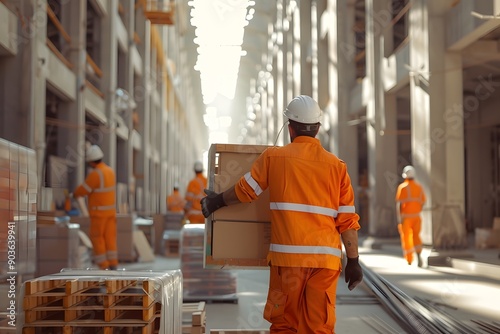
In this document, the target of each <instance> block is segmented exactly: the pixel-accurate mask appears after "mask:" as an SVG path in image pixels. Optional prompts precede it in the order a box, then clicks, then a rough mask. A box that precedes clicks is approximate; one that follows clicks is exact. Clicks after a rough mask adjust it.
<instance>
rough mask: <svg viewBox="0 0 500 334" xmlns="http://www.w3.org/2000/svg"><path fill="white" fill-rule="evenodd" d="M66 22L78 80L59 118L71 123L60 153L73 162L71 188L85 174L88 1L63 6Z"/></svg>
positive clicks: (61, 140)
mask: <svg viewBox="0 0 500 334" xmlns="http://www.w3.org/2000/svg"><path fill="white" fill-rule="evenodd" d="M62 11H63V14H62V18H63V22H62V23H63V25H64V26H65V27H67V28H68V30H67V32H68V34H69V35H70V37H71V48H70V49H69V51H68V59H69V61H70V62H71V63H72V64H73V66H74V67H73V73H74V74H75V77H76V80H77V92H76V99H75V101H72V102H70V103H65V104H64V105H65V106H67V107H66V108H64V109H65V110H61V111H62V112H60V113H59V118H60V119H61V120H64V121H65V122H67V123H68V124H71V125H73V126H72V127H69V128H68V127H60V128H59V143H62V145H59V146H58V148H59V152H58V155H59V156H60V157H63V158H65V159H67V160H68V161H69V162H70V163H71V167H70V169H69V173H68V174H69V175H68V182H69V183H68V186H69V189H70V190H72V189H75V187H76V186H78V185H79V184H81V183H82V182H83V180H84V178H85V99H84V94H83V92H84V89H85V69H86V66H87V61H86V29H85V26H86V20H87V2H85V1H70V2H67V3H64V4H63V6H62Z"/></svg>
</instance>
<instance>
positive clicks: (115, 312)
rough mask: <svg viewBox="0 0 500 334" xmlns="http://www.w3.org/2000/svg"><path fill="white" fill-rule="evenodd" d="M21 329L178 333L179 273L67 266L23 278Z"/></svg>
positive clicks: (180, 324)
mask: <svg viewBox="0 0 500 334" xmlns="http://www.w3.org/2000/svg"><path fill="white" fill-rule="evenodd" d="M23 310H24V327H23V333H28V334H36V333H97V332H104V333H118V332H120V333H121V332H122V331H124V332H127V333H141V334H149V333H151V334H152V333H160V334H177V333H180V332H181V331H182V276H181V272H180V270H172V271H167V272H151V271H145V272H139V271H134V272H126V271H107V270H66V271H63V272H61V273H58V274H54V275H47V276H42V277H39V278H37V279H34V280H31V281H27V282H26V283H25V285H24V294H23Z"/></svg>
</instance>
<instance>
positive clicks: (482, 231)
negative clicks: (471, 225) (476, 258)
mask: <svg viewBox="0 0 500 334" xmlns="http://www.w3.org/2000/svg"><path fill="white" fill-rule="evenodd" d="M475 244H476V248H478V249H485V248H500V229H491V228H476V229H475Z"/></svg>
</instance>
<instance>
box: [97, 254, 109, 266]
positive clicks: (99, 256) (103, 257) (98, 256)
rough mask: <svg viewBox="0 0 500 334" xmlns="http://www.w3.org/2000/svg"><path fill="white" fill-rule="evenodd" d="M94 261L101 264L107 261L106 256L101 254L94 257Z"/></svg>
mask: <svg viewBox="0 0 500 334" xmlns="http://www.w3.org/2000/svg"><path fill="white" fill-rule="evenodd" d="M94 261H95V262H96V263H97V264H99V263H102V262H104V261H106V254H99V255H95V256H94Z"/></svg>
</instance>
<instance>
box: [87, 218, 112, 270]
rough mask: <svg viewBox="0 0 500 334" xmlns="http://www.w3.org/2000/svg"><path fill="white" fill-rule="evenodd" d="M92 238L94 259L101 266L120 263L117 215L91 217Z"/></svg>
mask: <svg viewBox="0 0 500 334" xmlns="http://www.w3.org/2000/svg"><path fill="white" fill-rule="evenodd" d="M90 240H91V241H92V246H93V248H94V261H95V262H96V263H97V264H98V265H99V268H101V269H107V268H109V266H114V267H116V266H117V265H118V251H117V246H116V216H107V217H96V216H94V217H90Z"/></svg>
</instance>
